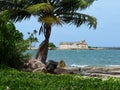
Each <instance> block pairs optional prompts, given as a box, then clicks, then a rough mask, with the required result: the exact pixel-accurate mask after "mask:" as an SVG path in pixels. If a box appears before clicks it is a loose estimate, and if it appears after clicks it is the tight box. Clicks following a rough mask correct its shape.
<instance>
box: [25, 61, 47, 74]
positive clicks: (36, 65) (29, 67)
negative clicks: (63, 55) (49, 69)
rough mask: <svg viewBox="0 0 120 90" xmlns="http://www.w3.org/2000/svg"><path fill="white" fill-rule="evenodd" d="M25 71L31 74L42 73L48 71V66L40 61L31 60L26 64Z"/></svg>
mask: <svg viewBox="0 0 120 90" xmlns="http://www.w3.org/2000/svg"><path fill="white" fill-rule="evenodd" d="M24 70H25V71H30V72H42V71H46V66H45V64H43V63H42V62H41V61H40V60H37V59H32V60H29V61H28V63H25V66H24Z"/></svg>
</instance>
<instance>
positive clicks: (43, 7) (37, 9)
mask: <svg viewBox="0 0 120 90" xmlns="http://www.w3.org/2000/svg"><path fill="white" fill-rule="evenodd" d="M27 11H28V12H30V13H32V14H35V15H38V14H42V13H49V12H52V11H53V7H52V6H51V5H50V4H48V3H38V4H35V5H31V6H29V7H28V8H27Z"/></svg>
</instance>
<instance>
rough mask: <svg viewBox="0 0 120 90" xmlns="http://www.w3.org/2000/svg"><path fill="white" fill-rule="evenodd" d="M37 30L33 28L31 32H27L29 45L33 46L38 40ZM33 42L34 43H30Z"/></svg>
mask: <svg viewBox="0 0 120 90" xmlns="http://www.w3.org/2000/svg"><path fill="white" fill-rule="evenodd" d="M36 34H37V30H34V31H33V32H32V33H30V32H28V35H29V37H28V38H27V40H28V42H29V47H30V48H31V47H35V45H36V43H37V42H39V41H38V38H37V37H36ZM32 44H34V45H32Z"/></svg>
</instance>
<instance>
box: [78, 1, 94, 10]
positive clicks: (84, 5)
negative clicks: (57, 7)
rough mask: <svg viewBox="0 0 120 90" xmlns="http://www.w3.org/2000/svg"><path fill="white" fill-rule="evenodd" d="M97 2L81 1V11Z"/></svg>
mask: <svg viewBox="0 0 120 90" xmlns="http://www.w3.org/2000/svg"><path fill="white" fill-rule="evenodd" d="M94 1H95V0H79V9H80V10H83V9H86V8H87V7H88V6H90V5H91V4H92V3H93V2H94Z"/></svg>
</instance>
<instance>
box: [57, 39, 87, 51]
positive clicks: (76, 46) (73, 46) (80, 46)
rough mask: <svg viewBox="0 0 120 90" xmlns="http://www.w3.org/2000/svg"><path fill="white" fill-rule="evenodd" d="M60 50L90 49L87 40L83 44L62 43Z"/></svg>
mask: <svg viewBox="0 0 120 90" xmlns="http://www.w3.org/2000/svg"><path fill="white" fill-rule="evenodd" d="M59 49H88V44H87V43H86V41H85V40H82V41H81V42H61V43H60V44H59Z"/></svg>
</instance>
